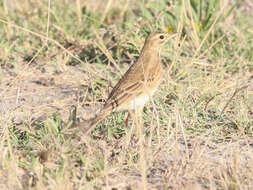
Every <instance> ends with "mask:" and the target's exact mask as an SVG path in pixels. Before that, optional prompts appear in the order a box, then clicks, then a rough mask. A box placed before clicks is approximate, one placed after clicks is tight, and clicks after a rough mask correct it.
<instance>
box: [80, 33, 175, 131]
mask: <svg viewBox="0 0 253 190" xmlns="http://www.w3.org/2000/svg"><path fill="white" fill-rule="evenodd" d="M176 34H177V33H167V32H155V33H151V34H150V35H149V36H148V37H147V39H146V41H145V44H144V46H143V48H142V51H141V53H140V56H139V58H138V60H137V61H136V62H135V63H133V64H132V65H131V66H130V68H129V69H128V71H127V72H126V73H125V74H124V75H123V77H122V78H121V79H120V81H119V82H118V83H117V84H116V86H115V87H114V88H113V90H112V91H111V93H110V95H109V97H108V99H107V101H106V103H105V104H104V106H103V108H102V109H101V110H100V112H99V113H98V114H97V115H96V116H95V117H94V118H92V119H90V120H87V121H84V122H82V123H80V126H81V127H84V132H85V133H86V134H87V133H89V132H90V131H91V130H92V129H93V127H95V126H96V124H98V123H99V122H100V121H101V120H103V119H104V118H105V117H106V116H108V115H109V114H110V113H112V112H114V111H124V110H129V111H131V110H139V111H142V109H143V107H144V105H145V103H146V102H147V101H148V100H149V99H150V98H151V96H152V95H153V94H154V92H155V91H156V90H157V88H158V86H159V84H160V81H161V78H162V73H163V72H162V65H161V63H160V50H161V47H162V45H163V44H164V43H165V42H166V41H168V40H169V39H170V38H172V37H174V36H175V35H176Z"/></svg>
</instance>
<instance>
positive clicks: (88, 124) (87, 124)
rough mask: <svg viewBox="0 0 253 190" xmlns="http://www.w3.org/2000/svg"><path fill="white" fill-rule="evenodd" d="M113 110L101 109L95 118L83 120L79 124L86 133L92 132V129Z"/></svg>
mask: <svg viewBox="0 0 253 190" xmlns="http://www.w3.org/2000/svg"><path fill="white" fill-rule="evenodd" d="M110 113H111V112H108V111H101V112H100V113H99V114H98V115H96V116H95V117H94V118H92V119H89V120H86V121H83V122H81V123H80V124H79V126H80V127H81V128H82V129H81V130H82V131H83V132H84V134H88V133H90V132H91V130H92V129H93V128H94V127H96V125H97V124H98V123H99V122H100V121H102V120H103V119H104V118H106V116H108V115H109V114H110Z"/></svg>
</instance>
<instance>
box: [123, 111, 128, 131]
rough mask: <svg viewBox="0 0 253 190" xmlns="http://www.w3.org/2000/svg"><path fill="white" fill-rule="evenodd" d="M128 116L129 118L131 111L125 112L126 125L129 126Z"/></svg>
mask: <svg viewBox="0 0 253 190" xmlns="http://www.w3.org/2000/svg"><path fill="white" fill-rule="evenodd" d="M128 118H129V112H128V111H127V112H125V115H124V121H125V127H126V128H128Z"/></svg>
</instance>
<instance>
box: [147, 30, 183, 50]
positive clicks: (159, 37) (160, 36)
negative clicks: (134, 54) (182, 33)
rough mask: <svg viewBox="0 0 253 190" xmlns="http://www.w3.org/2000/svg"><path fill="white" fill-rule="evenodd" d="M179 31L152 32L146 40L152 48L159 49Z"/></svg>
mask: <svg viewBox="0 0 253 190" xmlns="http://www.w3.org/2000/svg"><path fill="white" fill-rule="evenodd" d="M177 34H179V33H168V32H154V33H151V34H150V35H149V36H148V37H147V39H146V41H145V45H148V46H149V47H150V48H152V49H157V48H158V49H159V48H160V47H161V45H163V44H164V43H165V42H167V41H168V40H169V39H171V38H173V37H174V36H176V35H177Z"/></svg>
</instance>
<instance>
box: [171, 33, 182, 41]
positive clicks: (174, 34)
mask: <svg viewBox="0 0 253 190" xmlns="http://www.w3.org/2000/svg"><path fill="white" fill-rule="evenodd" d="M179 34H181V32H173V33H169V35H168V36H169V38H168V39H171V38H174V37H175V36H177V35H179Z"/></svg>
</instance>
